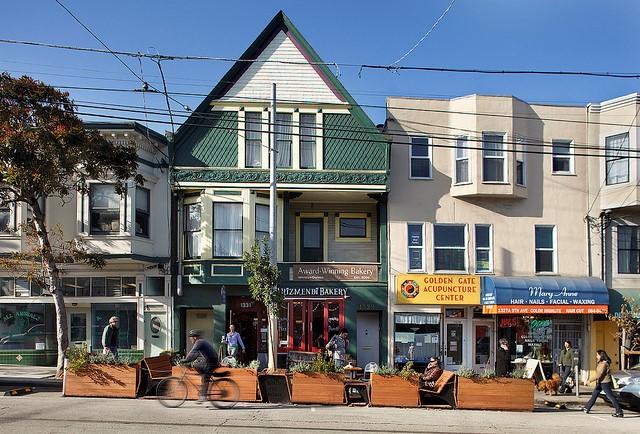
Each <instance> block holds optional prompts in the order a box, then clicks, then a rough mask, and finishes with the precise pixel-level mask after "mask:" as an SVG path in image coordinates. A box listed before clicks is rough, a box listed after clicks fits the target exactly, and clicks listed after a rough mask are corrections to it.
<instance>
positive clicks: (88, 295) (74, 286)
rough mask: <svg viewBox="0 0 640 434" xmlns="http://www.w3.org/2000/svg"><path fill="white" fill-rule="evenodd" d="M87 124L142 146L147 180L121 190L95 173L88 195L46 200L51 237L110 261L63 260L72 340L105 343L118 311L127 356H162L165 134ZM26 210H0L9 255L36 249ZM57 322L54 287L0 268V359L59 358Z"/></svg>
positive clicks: (166, 303) (39, 361)
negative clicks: (77, 241)
mask: <svg viewBox="0 0 640 434" xmlns="http://www.w3.org/2000/svg"><path fill="white" fill-rule="evenodd" d="M86 127H87V128H89V129H97V130H99V131H100V133H101V134H102V135H103V136H104V137H106V138H107V139H108V140H112V141H115V142H116V143H119V144H122V145H123V146H136V148H137V150H138V162H139V165H138V172H139V173H140V174H142V175H143V176H144V178H145V182H144V185H143V186H136V185H135V184H134V183H133V182H132V181H131V182H129V183H128V185H127V191H126V193H125V194H123V195H120V194H118V193H116V191H115V187H114V185H113V184H109V183H108V182H104V181H97V180H90V181H89V184H90V188H89V192H88V194H82V193H77V194H75V195H73V196H71V197H68V198H66V199H65V200H64V201H61V200H60V199H57V198H47V199H46V200H45V201H43V204H42V205H43V209H44V210H45V217H46V224H47V227H48V228H49V231H50V233H51V234H52V237H53V238H54V239H58V238H60V239H61V240H72V239H74V238H77V237H81V238H83V240H84V243H85V246H86V248H87V250H88V251H89V252H93V253H100V254H102V255H103V256H104V258H105V260H106V266H105V267H104V268H102V269H93V268H90V267H88V266H85V265H76V264H61V265H60V269H61V280H60V282H59V287H60V288H61V289H62V291H63V293H64V297H65V306H66V311H67V323H68V327H69V330H68V331H69V339H70V343H71V345H83V344H85V345H87V347H88V348H89V349H90V350H94V351H100V350H102V344H101V337H102V330H103V328H104V327H105V325H106V324H107V323H108V320H109V317H111V316H113V315H116V316H118V317H119V318H120V333H119V343H118V346H119V347H120V352H121V354H123V353H124V354H126V353H127V352H133V353H136V354H145V355H157V354H159V352H160V351H164V350H166V349H167V348H168V343H169V342H170V331H171V327H170V326H169V325H168V323H169V321H170V310H171V309H170V306H171V302H170V297H169V286H170V285H169V284H170V279H169V277H168V273H169V268H168V262H169V248H170V239H169V234H168V230H167V228H168V227H169V218H170V214H169V211H168V204H169V198H170V188H169V183H168V164H167V163H168V162H167V155H168V148H167V142H166V139H165V138H164V136H162V135H160V134H158V133H156V132H154V131H152V130H150V129H148V128H146V127H144V126H142V125H140V124H138V123H86ZM29 218H30V214H29V210H28V209H27V208H26V207H25V206H24V205H19V206H17V207H10V208H5V209H0V222H1V226H2V233H1V234H0V252H1V253H2V254H5V255H6V254H9V253H12V252H19V251H23V252H24V251H29V250H30V249H31V247H32V246H31V244H30V242H32V241H29V239H28V237H27V236H26V234H25V231H24V230H23V226H22V225H23V224H25V223H27V222H28V220H29ZM55 324H56V322H55V311H54V307H53V300H52V297H51V296H50V294H48V293H47V291H46V290H44V289H42V288H40V287H39V286H38V285H36V284H35V282H32V281H30V280H28V279H27V278H26V276H21V275H20V273H17V272H16V273H11V272H8V271H3V272H2V274H1V275H0V363H5V364H27V365H48V364H55V360H56V326H55Z"/></svg>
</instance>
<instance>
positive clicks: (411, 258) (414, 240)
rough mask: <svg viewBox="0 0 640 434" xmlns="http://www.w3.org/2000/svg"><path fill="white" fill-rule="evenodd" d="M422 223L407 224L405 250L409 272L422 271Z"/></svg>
mask: <svg viewBox="0 0 640 434" xmlns="http://www.w3.org/2000/svg"><path fill="white" fill-rule="evenodd" d="M423 226H424V225H423V224H422V223H408V224H407V248H408V252H407V255H408V261H407V262H408V264H407V269H408V270H409V271H424V236H423V233H424V232H423Z"/></svg>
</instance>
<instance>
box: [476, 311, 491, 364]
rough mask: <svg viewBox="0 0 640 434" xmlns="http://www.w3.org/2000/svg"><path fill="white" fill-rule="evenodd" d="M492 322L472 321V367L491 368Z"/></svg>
mask: <svg viewBox="0 0 640 434" xmlns="http://www.w3.org/2000/svg"><path fill="white" fill-rule="evenodd" d="M494 346H495V345H494V343H493V322H492V321H473V369H475V370H476V371H481V370H482V369H485V368H486V369H490V370H493V369H494V368H495V363H494V357H493V355H494V351H493V348H494Z"/></svg>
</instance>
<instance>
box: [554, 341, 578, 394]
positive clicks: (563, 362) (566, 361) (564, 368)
mask: <svg viewBox="0 0 640 434" xmlns="http://www.w3.org/2000/svg"><path fill="white" fill-rule="evenodd" d="M575 356H576V350H575V349H573V347H572V346H571V341H568V340H567V341H564V348H563V349H562V351H560V361H559V362H558V365H559V366H560V376H561V378H562V381H561V384H560V390H559V392H560V393H565V392H567V391H568V392H569V393H571V387H568V386H567V378H569V376H570V375H571V373H572V372H573V370H574V368H575V367H576V362H575Z"/></svg>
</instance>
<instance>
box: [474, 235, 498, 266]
mask: <svg viewBox="0 0 640 434" xmlns="http://www.w3.org/2000/svg"><path fill="white" fill-rule="evenodd" d="M478 228H489V247H479V246H478ZM473 238H474V240H475V257H474V261H475V267H476V273H479V274H487V273H493V225H492V224H487V223H477V224H475V225H474V226H473ZM478 251H488V252H489V269H488V270H480V269H478Z"/></svg>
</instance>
